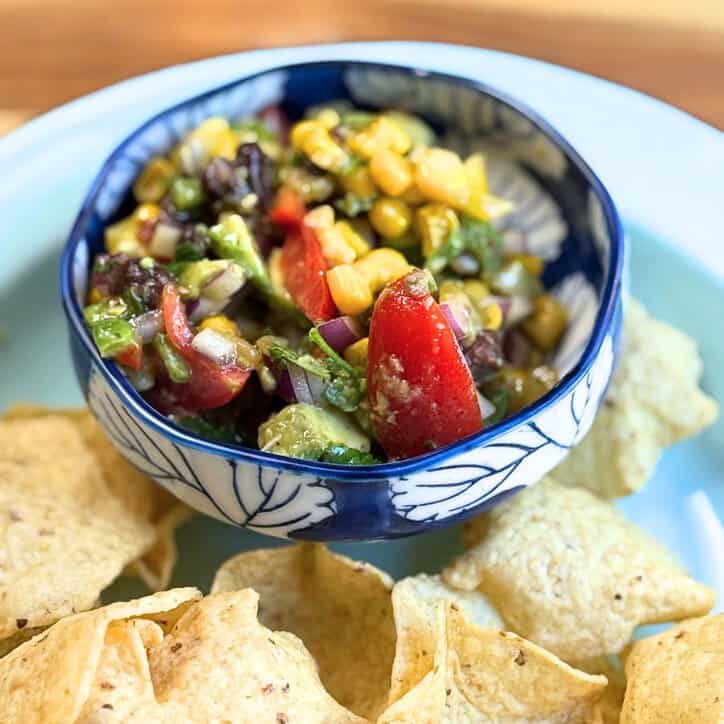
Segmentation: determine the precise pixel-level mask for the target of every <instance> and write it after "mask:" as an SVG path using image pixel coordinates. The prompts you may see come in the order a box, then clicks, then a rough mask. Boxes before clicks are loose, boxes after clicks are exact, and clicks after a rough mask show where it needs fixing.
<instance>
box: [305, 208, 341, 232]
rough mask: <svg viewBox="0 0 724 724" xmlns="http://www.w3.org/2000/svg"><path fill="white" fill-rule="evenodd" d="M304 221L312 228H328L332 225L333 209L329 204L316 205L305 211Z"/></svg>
mask: <svg viewBox="0 0 724 724" xmlns="http://www.w3.org/2000/svg"><path fill="white" fill-rule="evenodd" d="M304 223H305V224H306V225H307V226H311V227H312V228H313V229H329V228H330V227H331V226H333V225H334V209H333V208H332V207H331V206H330V205H329V204H323V205H322V206H317V207H315V208H313V209H312V210H311V211H307V213H306V215H305V216H304Z"/></svg>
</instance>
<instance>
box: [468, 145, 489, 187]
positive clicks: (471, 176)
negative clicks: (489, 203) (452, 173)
mask: <svg viewBox="0 0 724 724" xmlns="http://www.w3.org/2000/svg"><path fill="white" fill-rule="evenodd" d="M463 166H465V175H466V176H467V179H468V186H469V187H470V190H471V192H472V193H478V194H485V193H487V192H488V175H487V172H486V169H485V157H484V156H483V154H482V153H474V154H472V155H471V156H468V157H467V158H466V159H465V161H464V163H463Z"/></svg>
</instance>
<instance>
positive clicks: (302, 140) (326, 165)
mask: <svg viewBox="0 0 724 724" xmlns="http://www.w3.org/2000/svg"><path fill="white" fill-rule="evenodd" d="M290 141H291V143H292V146H293V147H294V148H296V149H297V150H300V151H303V152H304V153H305V154H306V156H307V157H308V158H309V160H310V161H311V162H312V163H313V164H314V165H315V166H319V168H323V169H324V170H325V171H335V172H339V171H341V170H342V169H343V168H344V167H345V166H346V165H347V163H348V162H349V156H348V155H347V152H346V151H345V150H344V149H343V148H342V147H341V146H340V145H339V144H338V143H337V142H336V141H335V140H334V139H333V138H332V136H330V135H329V131H328V130H327V129H326V128H325V127H324V126H323V125H322V124H321V123H320V122H319V121H316V120H315V121H301V122H300V123H297V124H296V125H295V126H294V127H293V128H292V132H291V136H290Z"/></svg>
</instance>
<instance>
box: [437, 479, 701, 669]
mask: <svg viewBox="0 0 724 724" xmlns="http://www.w3.org/2000/svg"><path fill="white" fill-rule="evenodd" d="M463 540H464V543H465V545H466V547H467V548H468V549H469V550H468V551H467V552H466V553H464V554H463V555H462V556H460V557H459V558H457V559H456V560H455V561H453V563H452V564H451V565H450V566H448V568H447V569H446V570H445V571H444V572H443V580H445V581H446V582H447V583H448V584H449V585H451V586H454V587H456V588H462V589H464V590H473V589H475V588H479V589H480V590H482V591H483V592H484V593H485V594H486V595H487V596H488V598H490V600H491V601H492V602H493V604H494V605H495V606H496V608H497V609H498V611H500V613H501V615H502V616H503V619H504V620H505V622H506V624H507V626H508V628H510V629H511V630H513V631H515V632H516V633H518V634H520V635H521V636H524V637H525V638H527V639H530V640H531V641H535V642H536V643H537V644H538V645H540V646H543V647H544V648H546V649H548V650H549V651H552V652H553V653H554V654H556V655H557V656H560V657H561V658H562V659H564V660H566V661H573V662H575V661H581V660H583V659H588V658H594V657H596V656H601V655H604V654H615V653H619V652H620V651H621V649H622V648H623V647H624V646H625V645H626V643H627V642H628V641H629V639H630V638H631V634H632V632H633V630H634V628H635V627H636V626H639V625H641V624H648V623H662V622H667V621H676V620H680V619H683V618H687V617H689V616H696V615H701V614H704V613H706V612H707V611H709V610H710V609H711V607H712V606H713V605H714V597H715V596H714V592H713V591H712V590H711V589H709V588H708V587H707V586H704V585H703V584H701V583H697V582H696V581H694V580H693V579H691V578H690V577H689V576H688V575H687V574H686V573H685V571H684V570H683V569H682V568H681V567H680V565H679V564H678V563H677V562H676V560H675V559H674V558H673V557H672V556H671V554H670V553H668V552H667V551H666V550H665V549H664V548H663V547H661V546H660V545H659V544H658V543H657V542H656V541H655V540H653V539H652V538H650V537H649V536H648V534H646V533H645V532H644V531H642V530H641V529H639V528H637V527H636V526H634V525H633V524H632V523H629V522H628V521H627V520H626V519H625V518H624V516H623V515H622V514H621V513H620V512H618V511H617V510H616V509H615V508H614V507H613V506H612V505H610V504H609V503H606V502H604V501H602V500H599V499H598V498H596V497H595V496H594V495H592V494H591V493H589V492H588V491H587V490H583V489H580V488H579V489H574V488H566V487H565V486H562V485H560V484H559V483H558V482H556V481H555V480H554V479H553V478H550V477H549V478H546V479H544V480H542V481H541V482H540V483H538V484H537V485H534V486H532V487H531V488H528V489H526V490H524V491H523V492H521V493H519V494H518V495H516V496H514V497H513V498H511V499H510V500H507V501H505V502H504V503H502V504H501V505H499V506H497V507H496V508H494V509H493V510H492V511H490V512H489V513H485V514H483V515H481V516H478V517H477V518H474V519H473V520H472V521H469V522H468V523H467V524H466V526H465V528H464V533H463Z"/></svg>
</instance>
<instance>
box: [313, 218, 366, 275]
mask: <svg viewBox="0 0 724 724" xmlns="http://www.w3.org/2000/svg"><path fill="white" fill-rule="evenodd" d="M317 239H319V245H320V246H321V247H322V255H323V256H324V258H325V260H326V262H327V264H329V266H331V267H334V266H337V265H338V264H351V263H352V262H353V261H354V260H355V259H356V258H357V253H356V252H355V250H354V249H353V248H352V247H351V246H350V245H349V244H348V243H347V241H346V239H345V238H344V234H343V233H342V232H341V231H340V230H339V229H338V228H337V226H336V225H335V226H330V227H328V228H326V229H318V230H317Z"/></svg>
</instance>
